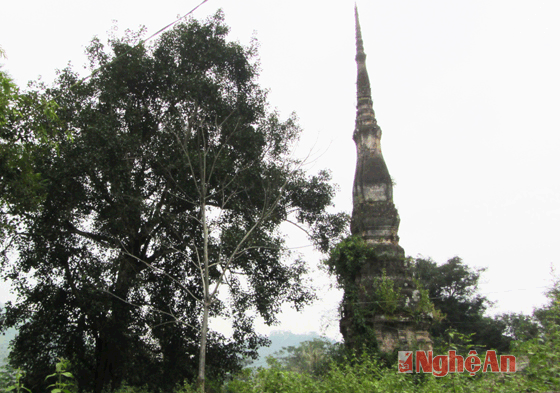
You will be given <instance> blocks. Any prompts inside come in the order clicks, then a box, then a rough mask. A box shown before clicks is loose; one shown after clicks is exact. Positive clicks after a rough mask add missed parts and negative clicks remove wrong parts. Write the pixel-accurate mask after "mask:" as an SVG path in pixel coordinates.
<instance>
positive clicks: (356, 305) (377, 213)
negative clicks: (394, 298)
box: [340, 8, 431, 352]
mask: <svg viewBox="0 0 560 393" xmlns="http://www.w3.org/2000/svg"><path fill="white" fill-rule="evenodd" d="M355 13H356V14H355V15H356V51H357V54H356V63H357V66H358V78H357V96H358V97H357V98H358V102H357V113H356V126H355V130H354V135H353V139H354V142H355V143H356V150H357V164H356V173H355V176H354V188H353V195H352V196H353V211H352V223H351V232H352V235H354V236H359V237H361V238H362V239H363V240H364V241H365V243H366V244H367V246H368V247H370V248H371V249H373V250H374V252H373V253H372V254H373V255H375V256H374V257H370V258H368V260H367V261H366V262H365V263H364V264H363V265H362V266H361V268H360V271H359V273H358V274H357V275H356V277H355V288H356V290H357V292H358V294H357V295H356V294H354V295H353V296H348V293H345V301H344V306H343V315H342V319H341V321H340V330H341V333H342V335H343V337H344V340H345V343H346V344H347V345H349V346H350V347H354V348H359V347H360V346H361V345H362V344H363V343H361V342H360V340H361V338H362V337H363V333H364V332H363V328H364V326H361V327H357V326H358V325H357V324H356V319H360V321H364V322H365V324H366V327H365V328H366V329H367V330H370V331H373V332H374V335H375V338H376V341H377V344H378V346H379V349H380V350H381V351H382V352H391V351H393V350H395V349H412V348H431V340H430V338H429V336H428V333H427V332H426V328H427V326H428V325H429V321H430V316H429V315H422V314H419V313H418V312H415V306H416V303H418V301H419V300H420V299H419V291H418V290H417V289H416V287H415V285H414V282H413V280H412V277H411V276H410V274H409V271H408V269H407V264H406V262H405V253H404V250H403V249H402V247H401V246H399V237H398V229H399V222H400V218H399V214H398V211H397V209H396V207H395V204H394V203H393V181H392V179H391V176H390V175H389V171H388V169H387V165H386V164H385V160H384V159H383V155H382V153H381V128H380V127H379V126H378V124H377V120H376V119H375V112H374V111H373V102H372V99H371V88H370V82H369V76H368V72H367V69H366V54H365V52H364V45H363V40H362V34H361V29H360V22H359V19H358V10H357V8H356V10H355ZM382 279H385V280H391V281H392V282H393V283H394V286H395V289H396V290H397V291H398V292H399V293H400V299H399V304H398V306H397V307H383V306H384V304H382V302H383V301H384V300H383V299H380V298H379V296H378V291H377V293H376V290H377V289H378V288H376V287H379V285H380V282H381V281H380V280H382ZM384 309H385V310H384ZM387 309H391V311H386V310H387ZM358 314H359V318H358ZM357 330H361V331H357Z"/></svg>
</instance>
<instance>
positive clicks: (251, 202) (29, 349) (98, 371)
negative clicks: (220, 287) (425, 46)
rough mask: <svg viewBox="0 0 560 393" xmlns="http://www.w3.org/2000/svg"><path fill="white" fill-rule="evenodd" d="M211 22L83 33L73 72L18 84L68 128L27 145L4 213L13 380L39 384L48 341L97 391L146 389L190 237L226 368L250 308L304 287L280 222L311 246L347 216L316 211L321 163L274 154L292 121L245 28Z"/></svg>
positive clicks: (307, 294)
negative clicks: (22, 189) (37, 188)
mask: <svg viewBox="0 0 560 393" xmlns="http://www.w3.org/2000/svg"><path fill="white" fill-rule="evenodd" d="M227 33H228V27H227V26H226V25H225V24H224V21H223V15H222V14H221V13H217V14H216V15H215V16H214V17H212V18H210V19H208V20H207V21H205V22H199V21H196V20H190V21H188V22H187V23H183V24H180V25H177V26H176V27H175V28H174V29H173V30H172V31H169V32H167V33H164V34H163V35H162V36H161V38H159V39H158V40H157V42H155V43H154V44H153V45H152V46H147V45H145V44H142V43H140V44H138V36H137V35H134V34H130V35H128V36H127V37H125V38H121V39H116V38H114V39H111V40H110V42H109V48H106V47H105V46H104V45H103V44H102V43H101V42H100V41H99V40H98V39H94V40H93V41H92V43H91V44H90V46H89V47H88V48H87V53H88V56H89V60H90V65H91V68H92V70H95V72H94V73H93V75H92V76H91V78H89V79H87V80H85V81H80V78H79V76H78V74H77V73H76V72H74V71H73V70H72V69H71V68H67V69H65V70H62V71H61V72H60V74H59V76H58V79H57V81H56V82H55V84H54V85H53V86H52V87H49V88H46V87H41V86H38V87H37V89H36V90H35V91H33V92H32V93H33V94H35V95H37V96H38V97H41V99H44V100H46V101H47V102H48V101H51V100H52V101H54V102H56V105H57V108H56V116H57V118H58V120H59V123H57V125H56V127H59V124H63V125H64V127H62V128H63V130H64V131H65V132H67V133H70V134H71V135H72V138H59V140H58V142H57V146H56V149H51V150H50V154H43V155H40V156H37V157H34V161H33V165H34V168H36V171H37V173H40V174H41V179H42V192H43V194H42V197H41V199H40V200H39V201H38V204H39V206H38V207H37V208H36V209H28V210H25V211H24V213H25V214H22V215H21V216H20V219H21V224H20V226H19V227H18V233H17V235H16V237H15V241H14V242H13V243H12V246H13V248H12V250H13V251H15V252H16V254H17V257H16V258H15V259H12V260H10V259H7V258H5V259H4V260H3V270H2V271H3V276H4V277H5V278H10V279H11V280H13V286H14V289H15V290H16V291H17V293H18V295H19V298H18V301H17V302H15V303H13V304H12V303H8V304H7V305H6V310H5V312H4V313H3V314H2V320H1V327H2V328H7V327H11V326H20V328H19V335H18V336H17V338H16V340H15V344H14V348H13V351H12V353H11V362H12V364H13V365H14V366H16V367H23V368H25V369H26V370H29V374H28V376H27V378H28V379H29V385H31V386H37V385H40V384H42V383H43V381H42V379H43V378H44V375H46V373H48V371H49V365H50V364H52V363H53V362H54V360H55V358H57V357H60V356H63V357H65V358H68V359H70V360H72V362H73V365H74V372H73V373H74V375H75V376H76V378H77V380H78V382H79V384H80V387H81V388H82V389H88V390H89V389H93V390H94V391H95V392H97V393H99V392H101V391H102V390H103V389H104V388H107V387H108V388H110V389H115V388H116V387H117V386H119V384H120V383H121V382H122V381H125V380H126V381H127V382H128V383H129V384H132V385H143V384H149V385H150V386H153V387H158V388H160V389H163V390H164V391H169V389H170V388H172V387H173V386H174V385H175V384H176V383H178V382H181V381H182V380H183V379H185V378H186V379H191V380H192V379H193V378H194V377H195V372H196V364H197V360H198V356H199V354H198V352H197V348H198V346H199V339H200V334H201V313H202V310H203V308H202V307H203V305H202V304H201V302H200V299H203V298H204V286H205V285H206V284H205V282H204V279H203V277H202V276H201V274H200V266H201V265H200V263H199V261H200V255H202V253H203V252H207V253H208V261H209V263H208V269H209V270H208V271H209V279H210V281H211V280H218V279H219V280H224V281H225V282H226V284H227V288H228V291H227V295H228V296H225V297H224V298H221V297H220V298H219V299H218V301H216V302H214V303H212V307H211V308H210V316H211V317H212V316H213V317H225V318H229V319H230V320H231V321H232V326H233V331H234V333H233V337H232V338H230V339H228V338H226V337H224V336H222V335H221V334H220V333H218V332H216V331H210V333H209V336H208V348H207V353H208V355H207V358H208V371H209V373H210V375H211V376H212V375H213V376H216V377H219V376H220V375H223V374H224V373H226V372H229V371H234V370H236V369H238V368H239V367H240V366H241V364H242V363H241V359H242V357H243V356H255V355H256V349H257V347H258V346H259V345H262V344H264V343H266V339H264V338H263V337H261V336H259V335H258V334H257V333H256V332H255V331H254V328H253V322H254V318H255V317H256V316H262V317H263V318H264V320H265V322H266V323H269V324H270V323H273V322H275V321H276V314H277V313H278V312H279V310H280V306H281V305H282V304H284V303H286V302H289V303H291V304H292V305H294V306H295V307H301V306H303V305H305V304H307V303H309V302H310V301H311V300H312V299H313V298H314V294H313V292H312V291H311V290H310V288H309V287H307V286H306V284H305V283H304V282H303V280H302V278H303V275H304V274H305V272H306V264H305V263H304V262H303V261H297V260H296V261H294V260H293V259H292V258H290V255H289V250H288V249H287V247H286V243H285V239H284V237H283V235H282V233H281V231H280V225H281V224H282V223H284V222H287V221H291V222H293V223H295V224H297V225H299V226H303V227H306V228H307V231H308V233H309V235H310V240H311V241H313V243H314V244H315V245H316V247H317V248H318V249H320V250H322V251H326V250H328V249H329V247H330V242H331V241H336V237H337V235H338V234H339V233H341V232H342V231H343V229H344V228H345V225H346V223H347V217H346V215H344V214H331V213H328V212H327V208H328V207H329V206H331V205H332V198H333V196H334V191H335V188H334V186H333V185H331V184H330V183H329V181H330V176H329V174H328V172H326V171H322V172H320V173H318V174H316V175H313V176H308V175H307V174H305V173H304V171H303V170H302V169H301V162H300V161H299V160H297V159H294V158H293V157H291V155H290V153H291V147H292V146H293V144H294V143H295V141H296V140H297V138H298V135H299V133H300V129H299V127H298V125H297V122H296V119H295V117H294V116H292V117H290V118H288V119H287V120H281V118H280V116H279V114H278V113H276V112H274V111H270V109H269V108H268V105H267V101H266V94H265V91H264V90H262V89H261V88H260V87H259V86H258V83H257V77H258V67H257V62H256V58H255V56H256V49H255V46H249V47H244V46H242V45H240V44H238V43H235V42H228V41H227V38H226V37H227ZM30 94H31V93H30ZM44 125H45V127H47V131H50V130H51V129H54V128H55V125H53V124H51V123H49V122H46V123H44ZM49 127H50V128H49ZM201 190H204V193H201ZM205 217H206V218H207V219H208V221H207V222H208V223H209V225H210V226H211V229H212V232H210V233H211V235H210V236H207V237H205V231H206V229H205V227H204V225H203V222H204V221H205ZM255 223H258V224H259V225H255ZM205 242H207V244H204V243H205ZM239 244H242V247H241V248H239V247H238V245H239ZM236 247H237V248H236ZM225 256H228V258H229V259H228V261H229V262H228V264H224V263H223V260H224V258H225ZM224 269H227V272H226V273H227V274H224ZM166 389H167V390H166Z"/></svg>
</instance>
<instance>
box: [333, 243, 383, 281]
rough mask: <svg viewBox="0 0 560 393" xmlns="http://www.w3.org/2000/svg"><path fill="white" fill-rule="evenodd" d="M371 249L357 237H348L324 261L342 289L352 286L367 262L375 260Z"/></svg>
mask: <svg viewBox="0 0 560 393" xmlns="http://www.w3.org/2000/svg"><path fill="white" fill-rule="evenodd" d="M375 256H376V254H375V251H374V250H373V248H372V247H370V246H368V245H367V244H366V242H365V241H364V239H362V238H361V237H359V236H348V237H346V238H345V239H343V240H342V241H341V242H339V243H338V244H337V245H336V246H335V247H334V248H333V249H332V250H331V252H330V254H329V258H328V259H326V260H325V261H324V263H325V264H326V265H327V269H328V271H329V273H331V274H333V275H334V276H335V277H336V279H337V282H338V285H339V286H341V287H342V288H346V287H348V286H349V285H350V286H351V285H354V280H355V278H356V275H357V274H358V273H359V272H360V270H361V268H362V266H363V265H364V263H365V262H366V261H367V260H370V259H373V258H375Z"/></svg>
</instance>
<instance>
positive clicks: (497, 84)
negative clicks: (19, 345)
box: [0, 0, 560, 336]
mask: <svg viewBox="0 0 560 393" xmlns="http://www.w3.org/2000/svg"><path fill="white" fill-rule="evenodd" d="M198 2H199V0H196V1H185V0H182V1H178V0H159V1H158V2H147V1H143V0H134V1H132V0H118V1H115V0H112V1H108V0H98V1H95V2H91V1H83V0H53V1H44V0H42V1H38V0H18V1H17V2H16V1H10V2H5V3H6V4H3V6H2V13H3V17H2V23H1V24H0V46H1V47H2V48H3V49H4V50H5V51H6V53H7V55H8V59H7V60H3V61H2V62H3V64H4V66H3V69H4V70H6V71H8V72H9V73H10V74H11V76H12V77H14V78H15V80H16V81H17V82H18V84H20V85H21V86H23V85H25V84H26V82H27V81H28V80H32V79H36V78H37V77H38V76H39V75H42V76H43V79H44V80H46V81H48V82H50V81H52V79H53V78H54V70H55V69H56V68H64V67H65V66H66V64H67V63H68V61H70V60H71V61H72V64H73V65H74V66H75V68H76V69H83V68H82V66H83V65H84V64H86V59H85V56H84V55H83V51H84V47H85V46H86V45H87V43H88V42H89V41H90V40H91V38H92V37H93V36H94V35H98V36H99V37H100V38H101V39H102V40H103V41H104V40H105V39H106V37H107V34H106V33H107V31H109V30H111V29H112V27H113V26H114V23H113V20H117V21H118V24H117V26H118V31H116V33H117V34H119V33H121V32H123V31H124V30H125V29H126V28H131V29H137V28H138V27H139V26H140V25H145V26H146V27H147V29H148V34H149V35H150V34H152V33H154V32H156V31H157V30H159V29H160V28H161V27H163V26H165V25H167V24H168V23H170V22H171V21H173V20H174V19H175V18H176V17H177V15H183V14H185V13H186V12H188V11H189V10H191V9H192V8H193V7H194V6H196V5H197V4H198ZM331 4H335V5H331ZM353 7H354V2H353V1H349V0H344V1H337V2H325V1H316V0H297V1H295V0H282V1H277V0H267V1H262V0H261V1H256V0H254V1H251V0H236V1H231V0H230V1H227V0H208V1H207V2H206V4H204V5H203V6H202V7H200V8H199V9H198V10H197V11H195V12H194V14H193V16H194V17H196V18H204V17H206V16H207V15H209V14H212V13H214V12H215V11H216V10H217V9H218V8H222V9H223V10H224V11H225V16H226V22H227V23H228V24H229V25H230V26H231V28H232V30H231V35H230V37H231V38H232V39H234V40H239V41H241V42H244V43H247V42H249V40H250V38H251V36H252V34H253V31H255V32H256V36H257V38H258V39H259V41H260V44H261V50H260V57H261V64H262V74H261V84H262V85H263V86H264V87H267V88H270V95H269V101H270V103H271V104H272V106H273V107H277V108H278V109H279V110H280V111H281V113H282V114H284V115H285V116H288V115H289V114H290V113H291V112H292V111H295V112H297V114H298V115H299V117H300V120H301V125H302V126H303V128H304V135H303V137H302V142H301V146H300V152H301V153H302V154H304V153H305V152H307V151H308V150H309V149H310V148H312V147H313V149H314V151H315V152H316V154H315V157H316V158H317V159H316V161H315V162H314V164H313V166H312V168H310V170H312V171H317V170H319V169H321V168H330V169H331V170H332V172H333V176H334V181H335V182H336V183H338V184H339V185H340V192H339V194H338V196H337V208H338V209H340V210H345V211H347V212H350V211H351V203H352V201H351V199H352V198H351V189H352V181H353V176H354V167H355V147H354V144H353V141H352V132H353V129H354V119H355V105H356V98H355V79H356V66H355V62H354V56H355V38H354V15H353V12H354V10H353ZM358 7H359V12H360V20H361V25H362V33H363V37H364V44H365V50H366V53H367V55H368V58H367V66H368V70H369V75H370V80H371V87H372V95H373V101H374V109H375V111H376V115H377V120H378V123H379V125H380V126H381V128H382V130H383V138H382V148H383V154H384V156H385V160H386V162H387V165H388V167H389V171H390V173H391V175H392V176H393V178H395V180H396V183H397V186H396V187H395V190H394V194H395V204H396V205H397V208H398V209H399V213H400V216H401V227H400V231H399V234H400V237H401V245H402V246H403V247H404V249H405V251H406V253H407V254H408V255H411V256H417V255H423V256H426V257H428V256H429V257H432V258H433V259H434V260H436V261H438V262H444V261H446V260H447V259H449V258H451V257H453V256H455V255H457V256H460V257H461V258H463V259H464V261H465V262H466V263H467V264H468V265H470V266H473V267H487V268H488V270H487V271H486V272H485V273H484V275H483V285H482V286H481V291H482V293H484V294H486V295H487V296H488V298H490V299H491V300H494V301H496V306H495V307H494V309H492V313H500V312H508V311H515V312H525V313H530V312H531V311H532V309H533V307H535V306H540V305H542V304H543V302H544V301H545V298H544V296H543V291H544V290H545V287H546V286H548V285H550V283H551V275H550V271H551V267H556V269H557V270H558V269H560V262H559V259H560V258H559V255H558V250H557V248H558V247H557V244H558V236H559V235H560V233H559V232H560V231H559V229H558V228H559V225H560V177H559V176H558V169H559V168H560V155H559V154H558V152H557V150H558V148H559V147H560V146H559V145H560V120H559V116H558V112H559V108H560V73H559V71H558V70H560V51H559V39H560V23H558V20H559V19H560V2H559V1H558V0H548V1H546V0H530V1H529V0H526V1H520V0H455V1H449V0H423V1H417V0H391V1H382V0H378V1H372V0H370V1H360V2H358ZM83 71H84V75H85V72H86V70H83ZM305 244H306V242H305V240H304V239H295V238H294V240H293V245H294V246H299V245H305ZM309 259H310V262H311V263H312V264H317V263H318V260H319V259H320V256H319V255H317V254H310V256H309ZM316 284H317V285H319V286H321V287H322V288H323V289H322V291H321V292H320V293H319V295H320V297H321V298H322V299H323V302H319V303H318V304H316V305H315V306H314V307H312V308H309V309H307V310H306V311H305V312H304V313H303V314H301V315H300V314H295V313H293V312H287V313H286V314H285V315H284V316H283V323H282V325H281V326H280V327H275V328H276V329H277V328H282V329H290V330H292V331H295V332H304V331H310V330H315V331H319V330H321V329H322V328H324V327H325V326H324V324H323V322H324V321H326V320H328V319H329V318H333V317H335V316H336V307H337V302H338V300H339V298H340V293H338V292H337V291H335V290H333V289H330V290H329V286H328V284H325V283H324V282H323V280H316ZM6 292H7V291H6V288H5V287H4V288H2V291H1V292H0V300H6V299H8V295H7V294H6ZM337 330H338V327H337V323H336V321H334V322H333V323H331V328H330V329H329V330H328V331H327V333H328V334H329V335H331V336H336V334H337ZM263 331H267V329H264V328H263Z"/></svg>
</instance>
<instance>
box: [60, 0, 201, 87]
mask: <svg viewBox="0 0 560 393" xmlns="http://www.w3.org/2000/svg"><path fill="white" fill-rule="evenodd" d="M207 1H208V0H203V1H201V2H200V3H199V4H198V5H197V6H196V7H194V8H193V9H192V10H190V11H189V12H187V13H186V14H185V15H183V16H180V17H179V18H177V19H176V20H174V21H173V22H171V23H169V24H168V25H167V26H165V27H162V28H161V29H159V30H158V31H156V32H155V33H154V34H152V35H151V36H149V37H148V38H146V39H145V40H140V42H138V44H136V45H135V46H133V47H131V48H130V49H128V50H127V51H125V52H124V53H122V54H121V55H119V56H117V57H115V58H114V59H113V60H111V61H110V62H109V63H107V64H103V65H102V66H99V67H98V68H96V69H94V70H93V72H92V73H91V74H89V75H88V76H86V77H84V78H82V79H80V80H79V81H78V82H76V83H74V84H73V85H72V86H70V89H72V88H73V87H75V86H77V85H79V84H81V83H83V82H85V81H86V80H88V79H89V78H91V77H92V76H94V75H95V74H97V73H98V72H99V71H101V70H102V69H104V68H106V67H108V66H110V65H111V64H113V63H115V62H116V61H117V60H119V59H120V58H121V57H124V56H126V55H127V54H129V53H130V52H131V51H133V50H134V49H136V48H138V47H139V46H141V45H143V44H144V43H146V42H148V41H149V40H151V39H152V38H154V37H156V36H157V35H159V34H161V33H163V32H164V31H165V30H167V29H169V28H170V27H171V26H174V25H176V24H177V23H179V22H180V21H181V20H183V19H185V18H186V17H187V16H189V15H190V14H192V13H193V12H195V11H196V10H197V9H198V8H200V7H201V6H202V5H203V4H204V3H206V2H207Z"/></svg>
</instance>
